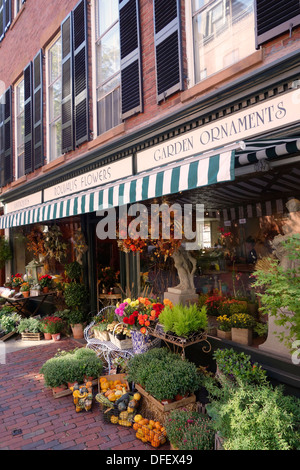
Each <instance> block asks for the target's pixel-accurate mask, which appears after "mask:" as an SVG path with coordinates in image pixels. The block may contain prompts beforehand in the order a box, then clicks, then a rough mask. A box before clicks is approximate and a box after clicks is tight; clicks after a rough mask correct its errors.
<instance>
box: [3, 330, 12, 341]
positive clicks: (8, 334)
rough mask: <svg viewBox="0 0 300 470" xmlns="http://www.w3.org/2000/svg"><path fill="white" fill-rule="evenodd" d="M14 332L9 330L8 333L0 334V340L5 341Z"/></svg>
mask: <svg viewBox="0 0 300 470" xmlns="http://www.w3.org/2000/svg"><path fill="white" fill-rule="evenodd" d="M15 334H16V332H15V331H11V332H10V333H7V335H4V336H1V338H0V341H6V340H7V339H8V338H11V337H12V336H13V335H15Z"/></svg>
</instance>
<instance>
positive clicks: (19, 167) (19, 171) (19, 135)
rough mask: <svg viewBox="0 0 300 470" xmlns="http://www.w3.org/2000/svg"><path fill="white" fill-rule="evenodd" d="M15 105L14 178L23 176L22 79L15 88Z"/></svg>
mask: <svg viewBox="0 0 300 470" xmlns="http://www.w3.org/2000/svg"><path fill="white" fill-rule="evenodd" d="M15 97H16V98H15V107H16V165H15V168H16V171H15V174H16V178H21V176H24V174H25V169H24V79H22V80H21V81H20V82H19V83H18V84H17V85H16V88H15Z"/></svg>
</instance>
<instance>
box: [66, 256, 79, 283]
mask: <svg viewBox="0 0 300 470" xmlns="http://www.w3.org/2000/svg"><path fill="white" fill-rule="evenodd" d="M65 271H66V275H67V277H68V278H69V279H71V281H74V282H79V281H80V278H81V275H82V265H81V264H79V263H78V261H73V262H72V263H70V264H66V265H65Z"/></svg>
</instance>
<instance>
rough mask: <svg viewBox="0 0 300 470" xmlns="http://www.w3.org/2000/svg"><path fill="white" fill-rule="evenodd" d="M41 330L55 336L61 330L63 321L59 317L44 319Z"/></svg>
mask: <svg viewBox="0 0 300 470" xmlns="http://www.w3.org/2000/svg"><path fill="white" fill-rule="evenodd" d="M41 323H42V329H43V332H44V333H50V334H52V335H53V334H56V333H60V332H61V331H62V329H63V326H64V324H63V321H62V319H61V318H60V317H55V316H52V317H45V318H44V319H43V320H42V322H41Z"/></svg>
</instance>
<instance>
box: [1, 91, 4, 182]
mask: <svg viewBox="0 0 300 470" xmlns="http://www.w3.org/2000/svg"><path fill="white" fill-rule="evenodd" d="M4 100H5V94H4V93H3V95H2V96H0V186H1V188H2V186H4V175H3V170H4V165H3V160H4Z"/></svg>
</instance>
